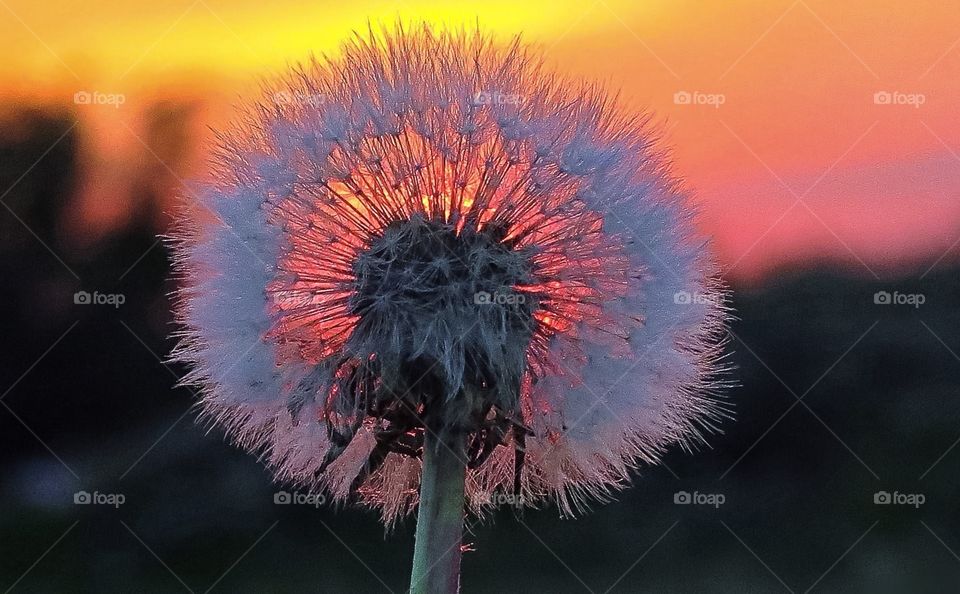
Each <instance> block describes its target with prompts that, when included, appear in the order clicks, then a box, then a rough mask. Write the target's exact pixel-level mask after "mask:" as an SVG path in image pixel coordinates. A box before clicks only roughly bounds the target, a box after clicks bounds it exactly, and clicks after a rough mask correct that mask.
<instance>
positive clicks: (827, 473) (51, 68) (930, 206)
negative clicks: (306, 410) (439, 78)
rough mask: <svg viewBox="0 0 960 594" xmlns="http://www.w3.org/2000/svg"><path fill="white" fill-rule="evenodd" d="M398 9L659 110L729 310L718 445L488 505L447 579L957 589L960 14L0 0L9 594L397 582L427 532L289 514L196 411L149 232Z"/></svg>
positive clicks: (901, 6)
mask: <svg viewBox="0 0 960 594" xmlns="http://www.w3.org/2000/svg"><path fill="white" fill-rule="evenodd" d="M397 17H401V18H406V19H422V20H427V21H430V22H433V23H437V24H446V25H455V26H459V25H461V24H466V25H468V26H469V25H473V24H474V23H476V22H479V23H480V24H481V25H482V26H483V27H485V28H487V29H489V30H491V31H493V32H494V33H495V34H497V35H498V36H503V37H506V36H508V35H511V34H514V33H517V32H521V31H522V32H524V35H525V37H526V39H527V40H528V41H529V42H532V43H534V44H537V45H539V46H540V47H541V48H542V49H543V50H544V52H545V54H546V56H547V59H548V61H549V62H550V63H551V64H552V65H553V66H555V67H557V68H559V69H561V70H563V71H566V72H570V73H573V74H575V75H579V76H583V77H588V78H592V79H599V80H602V81H605V82H606V83H607V84H609V85H610V87H611V88H618V89H621V90H622V93H623V97H624V99H625V100H626V101H627V102H628V103H629V104H630V105H633V106H636V107H637V108H638V109H639V108H645V109H650V110H652V111H653V112H654V113H655V114H656V116H657V118H658V121H659V122H661V123H662V129H663V131H664V137H665V138H664V142H665V144H666V145H668V146H670V147H672V150H673V155H674V160H675V164H676V170H677V172H678V173H680V174H681V175H683V176H684V177H685V178H686V180H687V182H688V184H689V186H690V187H691V188H692V189H693V190H694V191H695V194H696V201H697V203H698V205H699V207H700V210H701V219H700V221H701V224H702V228H703V231H704V232H706V233H709V234H710V235H712V237H713V238H714V241H713V245H714V249H715V251H716V253H717V257H718V259H719V260H720V262H721V264H722V266H723V268H724V270H725V274H726V276H727V278H728V280H729V282H730V284H731V286H732V289H733V291H734V294H733V295H734V296H733V304H734V306H735V308H736V310H737V315H738V318H739V319H738V320H737V321H736V322H735V323H734V324H733V325H732V327H731V340H730V350H731V351H732V355H731V357H732V360H733V361H734V363H735V364H736V365H737V366H738V367H739V369H738V371H737V372H736V377H737V380H738V381H739V383H740V384H741V385H740V387H738V388H735V389H733V390H731V391H730V392H729V398H730V400H731V401H732V403H733V404H734V406H735V409H736V417H737V418H736V421H734V422H727V423H725V424H724V426H723V433H722V434H719V435H715V436H713V437H712V438H711V439H710V443H711V447H710V448H709V449H706V450H704V451H701V452H699V453H697V454H696V455H690V454H687V453H684V452H682V451H674V452H671V453H670V455H668V456H667V458H666V460H665V463H664V464H663V465H662V466H658V467H656V468H646V469H641V471H640V472H639V473H638V474H637V477H636V481H635V484H634V486H633V487H632V488H631V489H629V490H627V491H625V492H624V493H623V494H622V495H620V496H619V497H618V499H617V501H615V502H612V503H610V504H607V505H603V506H596V508H595V509H594V510H593V512H592V513H590V514H588V515H586V516H584V517H582V518H578V519H576V520H561V519H560V518H559V513H558V511H557V510H556V509H555V508H546V509H543V510H538V511H527V512H525V513H523V514H520V515H516V514H514V513H513V512H511V511H510V510H506V511H503V512H502V513H499V514H497V515H496V516H494V517H492V518H489V519H487V520H485V521H484V522H481V523H475V524H473V525H472V527H471V535H470V537H469V540H470V542H472V543H473V549H474V551H473V552H469V553H467V554H466V555H465V557H464V573H463V583H464V592H516V591H525V592H584V591H585V592H609V591H613V592H640V591H651V592H727V591H746V592H782V591H786V592H807V591H811V590H813V591H822V592H948V591H956V589H957V584H960V513H958V509H957V505H956V501H958V500H960V499H958V496H960V487H958V485H960V483H958V481H957V480H956V477H957V476H958V474H960V448H957V447H956V446H957V444H958V443H960V398H958V390H960V356H958V353H960V308H958V307H957V306H958V304H960V280H958V273H960V259H958V255H960V119H958V118H957V115H956V114H957V100H958V98H960V5H958V4H956V3H942V2H935V1H926V0H921V1H919V2H913V3H901V2H893V1H890V0H872V1H865V0H847V1H846V2H843V3H835V2H825V1H822V0H796V1H790V0H784V1H780V0H776V1H768V0H734V1H729V2H685V1H676V0H674V1H667V0H662V1H661V0H642V1H628V0H577V1H575V2H573V1H571V2H567V1H555V2H546V1H541V0H528V1H527V2H523V3H518V2H508V1H502V0H486V1H484V2H480V3H474V2H459V1H451V2H439V1H434V2H427V1H419V0H406V1H404V0H398V1H394V2H387V1H383V2H380V1H375V0H355V1H354V2H350V3H346V4H344V3H341V2H330V1H316V2H312V3H309V5H308V6H303V5H301V3H297V2H288V1H286V0H278V1H277V2H273V3H270V4H269V5H267V4H263V3H260V2H251V1H247V0H242V1H238V0H233V1H230V2H227V1H223V0H192V1H191V0H184V1H180V2H174V1H168V0H155V1H153V2H149V3H136V2H128V1H125V2H120V1H115V0H104V1H101V2H93V3H76V2H66V1H61V0H50V1H47V2H43V3H34V2H26V1H24V0H0V49H2V50H3V53H4V60H3V61H2V63H0V271H2V277H0V278H2V279H3V281H4V283H3V285H4V290H3V291H2V292H0V306H2V311H3V312H4V315H3V316H2V318H0V319H2V322H0V323H2V334H0V335H2V337H3V340H2V341H0V349H2V352H0V360H2V361H3V363H2V365H0V476H2V480H0V509H2V513H0V589H2V591H4V592H178V591H188V592H208V591H224V592H357V591H360V592H378V591H379V592H382V591H387V592H403V591H404V590H405V587H406V585H407V580H408V572H409V566H410V561H411V557H412V532H413V522H412V521H407V522H404V523H402V524H401V525H400V526H399V527H397V528H396V529H395V530H393V531H392V532H390V533H386V534H385V533H384V530H383V528H382V526H381V524H380V523H379V521H378V518H377V517H376V516H375V515H374V514H372V513H368V512H364V511H362V510H355V509H340V510H334V509H330V508H327V507H319V508H315V507H313V506H310V505H304V504H287V505H283V504H275V503H274V499H275V496H276V493H277V492H278V490H280V489H282V488H283V487H282V486H279V485H274V484H273V483H272V480H271V477H270V476H269V474H268V473H267V472H266V471H264V470H263V469H262V467H261V466H260V465H259V463H258V462H257V461H256V460H255V459H254V458H253V457H251V456H248V455H245V454H243V453H242V452H240V451H238V450H236V449H234V448H232V447H231V446H229V445H226V444H224V443H223V441H222V439H221V438H222V435H221V434H220V433H219V432H218V431H216V430H214V431H211V432H208V431H206V429H205V428H204V427H202V426H200V425H198V424H197V423H196V421H195V418H196V415H195V411H194V410H193V409H191V405H192V403H193V401H194V397H193V395H192V394H191V392H190V391H189V390H187V389H183V388H179V389H175V388H174V387H173V386H174V384H175V383H176V382H177V380H178V378H179V377H180V376H182V375H183V373H184V372H185V370H184V369H182V368H180V367H178V366H175V365H169V366H168V365H165V364H164V363H163V360H164V359H165V357H166V356H167V354H168V353H169V351H170V348H171V346H172V341H171V340H170V339H169V338H167V336H168V334H169V333H170V332H171V330H172V329H173V327H172V325H171V315H170V300H169V293H170V291H172V290H173V289H174V288H175V287H174V285H173V284H172V282H171V281H170V280H169V276H170V270H169V254H168V253H167V250H166V248H165V246H164V245H163V244H162V243H161V242H160V241H159V240H158V238H157V236H158V234H162V233H163V232H164V231H165V230H166V229H167V226H168V225H169V223H170V211H171V208H172V205H173V204H174V203H175V201H176V200H177V199H178V196H182V195H184V194H185V192H186V190H185V187H184V185H183V184H184V182H183V180H187V179H190V178H192V177H195V176H196V175H198V174H200V172H202V171H203V168H204V159H205V156H206V153H205V150H206V149H205V147H206V146H208V145H207V143H208V141H209V140H210V136H211V134H210V129H211V127H212V128H216V127H218V126H222V125H224V123H225V122H227V121H229V118H230V115H231V106H232V104H233V102H234V100H235V99H236V97H239V96H242V95H248V94H251V93H257V92H258V91H257V89H258V86H257V85H258V77H259V76H261V75H264V74H269V73H270V72H273V71H276V70H278V69H281V68H283V67H284V66H286V65H287V64H290V63H293V62H295V61H297V60H300V59H303V58H305V57H306V56H307V55H308V54H309V53H310V52H315V53H335V52H336V49H337V44H338V41H339V40H340V39H342V38H343V37H344V36H346V35H348V34H349V33H350V31H351V30H354V29H361V30H362V29H364V28H365V27H366V22H367V19H368V18H369V19H372V20H374V21H375V22H376V21H383V22H387V23H389V22H392V21H393V20H394V19H396V18H397ZM85 295H86V297H85Z"/></svg>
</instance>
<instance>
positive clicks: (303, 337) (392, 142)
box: [173, 26, 727, 592]
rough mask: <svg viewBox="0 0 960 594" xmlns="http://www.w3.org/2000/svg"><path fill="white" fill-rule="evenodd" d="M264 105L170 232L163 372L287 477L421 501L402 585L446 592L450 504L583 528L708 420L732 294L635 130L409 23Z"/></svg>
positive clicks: (345, 492) (527, 60)
mask: <svg viewBox="0 0 960 594" xmlns="http://www.w3.org/2000/svg"><path fill="white" fill-rule="evenodd" d="M266 91H267V92H266V97H267V98H268V99H267V100H262V101H260V102H255V103H253V104H251V105H249V106H248V107H246V108H245V110H244V113H243V116H242V118H241V121H240V122H239V123H238V125H237V126H236V127H233V128H231V129H229V130H227V131H226V132H224V133H222V134H221V135H220V137H219V143H218V148H217V151H216V156H215V159H214V163H215V167H214V172H213V175H212V176H211V179H212V181H210V182H209V183H207V184H206V185H205V186H204V187H203V188H202V191H201V192H200V199H199V204H198V208H197V209H196V211H195V212H188V213H185V215H184V216H183V218H182V220H181V223H180V225H179V226H178V228H177V230H176V231H175V232H174V234H173V237H174V241H175V252H176V257H175V261H176V265H177V269H178V271H179V274H180V275H181V277H182V281H183V288H182V289H181V291H180V295H179V297H180V304H179V307H178V317H179V320H180V322H181V323H182V325H183V328H184V330H183V331H182V335H181V336H182V340H181V343H180V346H179V347H178V348H177V350H176V351H175V353H174V357H175V358H176V359H178V360H180V361H184V362H187V363H189V364H190V365H191V366H192V371H191V373H190V375H189V376H188V377H187V378H186V381H187V382H190V383H195V384H197V385H199V386H201V387H202V401H201V407H202V410H203V412H204V413H205V414H206V415H207V416H208V418H210V419H212V420H213V422H215V423H217V424H219V425H222V426H223V427H224V428H225V429H226V431H227V433H229V434H230V435H231V436H232V437H233V438H234V439H235V440H236V441H237V442H239V443H240V444H242V445H243V446H245V447H247V448H249V449H250V450H252V451H255V452H257V453H259V454H260V455H261V456H262V457H263V458H264V459H265V460H266V462H267V463H268V464H269V465H270V466H271V467H272V468H273V469H274V470H275V472H276V475H277V477H278V479H280V480H282V481H287V482H290V483H295V484H299V485H301V486H303V487H304V488H308V489H312V490H314V491H323V492H325V493H326V494H327V495H328V496H329V497H330V498H332V499H333V500H334V501H337V502H353V503H358V504H361V505H366V506H369V507H372V508H376V509H378V510H380V512H381V513H382V516H383V518H384V521H385V522H386V523H388V524H391V523H393V522H394V521H396V520H397V519H398V518H400V517H402V516H405V515H407V514H409V513H411V512H412V511H414V510H415V509H417V507H418V505H419V511H418V526H417V549H416V552H415V559H414V575H413V579H412V586H411V589H412V590H413V591H414V592H434V591H456V589H457V587H458V579H459V578H458V574H459V563H460V543H461V538H462V523H463V514H464V512H465V511H466V512H468V513H478V514H479V513H483V512H484V511H485V510H487V509H489V508H490V507H492V506H494V505H496V504H497V503H499V502H503V501H506V500H509V501H511V502H513V503H517V502H520V503H522V504H524V505H537V504H539V503H542V502H544V501H553V502H555V503H556V504H557V505H558V507H559V509H560V510H561V513H563V514H565V515H570V514H573V513H575V512H576V511H578V510H581V509H583V508H584V506H585V505H587V504H588V503H589V502H590V501H604V500H607V499H609V498H610V497H611V495H612V494H613V493H614V492H615V491H616V490H617V489H620V488H622V487H624V486H625V485H626V484H627V483H628V482H629V480H630V476H631V472H632V471H633V470H634V469H635V468H636V467H638V466H639V465H641V464H655V463H656V462H657V461H658V460H659V459H660V457H661V456H662V455H663V453H664V452H665V451H666V450H667V448H669V447H670V446H673V445H676V444H679V445H681V446H683V447H691V446H694V445H696V444H697V443H698V442H700V441H702V439H703V435H704V434H705V433H706V432H708V431H710V430H712V429H713V428H714V427H715V425H716V423H717V422H718V421H719V420H720V418H721V417H723V416H724V414H725V409H724V406H723V405H722V403H721V402H718V400H717V399H716V391H717V389H718V388H719V387H721V386H722V382H721V381H720V380H718V377H717V375H718V372H720V371H721V367H722V365H721V364H720V363H719V359H720V350H721V347H720V343H721V340H720V334H721V332H722V329H723V324H724V320H725V318H726V315H727V314H726V308H725V306H724V304H723V295H722V291H721V288H720V284H719V281H718V279H717V275H716V273H715V270H714V268H713V266H712V264H711V261H710V259H709V257H708V255H707V253H706V251H705V247H704V242H703V240H702V239H699V238H698V236H697V234H696V232H695V231H694V229H693V223H692V219H691V217H692V215H691V212H690V210H689V207H688V199H687V197H686V195H685V193H684V190H683V189H682V187H681V184H680V183H679V181H678V180H677V179H676V178H675V177H673V176H672V175H671V173H670V171H669V167H668V165H669V164H668V162H667V160H666V158H665V156H664V155H663V154H662V153H661V152H659V151H658V149H657V148H656V142H655V141H656V134H655V132H654V131H653V130H652V126H651V124H650V118H649V116H646V115H642V114H641V115H635V114H630V113H626V111H625V109H624V108H623V107H622V105H621V104H620V103H618V102H617V101H616V100H615V99H611V98H610V97H608V96H607V95H606V94H605V93H604V92H603V90H602V89H600V88H599V87H597V86H592V85H589V84H584V83H576V82H572V81H569V80H566V79H563V78H561V77H559V76H557V75H555V74H553V73H551V72H549V71H548V70H547V69H546V68H545V67H544V66H543V63H542V60H541V58H540V57H539V55H538V54H537V53H536V52H533V51H531V50H529V49H527V48H526V47H525V46H524V45H522V44H521V43H520V42H519V41H518V40H515V41H514V42H513V43H511V44H509V45H507V46H500V45H497V44H495V43H493V42H492V41H491V39H490V38H488V37H486V36H484V35H482V34H480V33H479V32H463V31H461V32H438V31H435V30H432V29H431V28H429V27H426V26H424V27H421V28H418V29H416V30H415V31H407V30H404V29H403V28H402V27H398V28H396V30H394V31H391V32H384V33H382V34H374V33H372V32H371V34H370V35H369V36H356V37H355V38H354V39H353V40H352V41H350V42H349V43H348V44H346V45H345V46H344V47H343V50H342V53H341V55H340V56H339V57H337V58H335V59H324V60H313V61H312V62H310V63H309V64H307V65H304V66H301V67H298V68H296V69H295V70H293V71H292V72H290V73H289V74H287V75H286V76H285V77H284V78H282V79H280V80H279V81H276V82H273V83H269V85H268V88H267V89H266ZM271 98H272V99H271ZM211 213H212V215H215V216H211Z"/></svg>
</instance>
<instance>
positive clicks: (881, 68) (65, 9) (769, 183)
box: [0, 0, 960, 276]
mask: <svg viewBox="0 0 960 594" xmlns="http://www.w3.org/2000/svg"><path fill="white" fill-rule="evenodd" d="M304 5H306V7H304ZM397 16H400V17H403V18H416V19H426V20H429V21H431V22H436V23H446V24H453V25H459V24H464V23H466V24H472V23H474V22H476V21H477V20H479V22H480V23H481V25H483V26H484V27H486V28H488V29H491V30H493V31H494V32H495V33H497V34H501V35H504V36H506V35H510V34H513V33H516V32H521V31H522V32H524V33H525V36H526V37H527V39H528V40H530V41H532V42H534V43H537V44H539V45H541V46H542V47H543V49H544V50H545V52H546V53H547V56H548V59H549V60H550V61H551V62H552V63H553V64H554V65H555V66H556V67H557V68H559V69H562V70H565V71H567V72H571V73H574V74H578V75H582V76H585V77H590V78H598V79H601V80H603V81H606V82H607V83H608V84H609V85H610V86H611V87H613V88H620V89H622V90H623V92H624V95H625V97H626V98H628V99H629V101H630V102H631V104H633V105H636V106H638V107H648V108H650V109H652V110H653V111H654V112H655V113H656V114H657V115H658V116H659V117H660V118H661V119H662V120H663V121H664V122H665V126H666V129H667V130H668V134H667V138H668V141H669V143H670V144H671V145H672V146H673V148H674V155H675V160H676V167H677V171H678V172H679V173H680V174H682V175H683V176H684V177H685V178H686V179H687V180H688V182H689V185H690V186H691V187H692V188H693V189H694V190H695V192H696V195H697V199H698V201H699V202H700V204H701V205H702V210H703V226H704V228H705V229H706V230H707V231H709V232H710V233H711V234H713V235H714V236H715V245H716V248H717V251H718V254H719V256H720V258H721V260H722V262H723V264H724V265H725V266H727V267H728V268H732V272H733V273H734V274H739V275H745V276H749V275H753V274H756V273H758V272H759V271H761V270H762V269H763V268H764V267H766V266H769V265H772V264H775V263H777V262H781V261H783V260H784V259H796V258H804V257H817V256H822V255H827V256H832V257H837V258H841V259H843V260H845V261H849V262H851V263H852V264H853V265H854V266H855V267H856V269H858V270H859V271H861V272H863V273H864V274H872V273H873V272H875V273H877V274H880V275H881V276H882V274H883V273H884V271H885V270H887V269H889V267H890V266H892V265H893V263H895V262H898V261H902V260H903V259H905V258H906V259H914V260H917V261H918V262H920V263H921V267H922V268H924V266H923V265H922V264H923V263H926V264H927V265H930V264H933V263H934V261H935V260H937V259H938V258H939V257H940V256H941V255H942V254H944V253H945V252H947V251H948V249H950V248H951V246H953V248H954V251H956V245H955V242H956V241H957V240H958V239H960V118H958V116H957V115H956V114H957V113H958V111H957V100H958V99H960V4H958V3H949V2H942V1H939V2H938V1H926V0H922V1H919V2H911V3H904V2H893V1H890V0H873V1H866V0H845V1H844V2H825V1H822V0H797V1H791V0H785V1H779V0H732V1H724V2H719V1H718V2H702V1H701V2H687V1H677V0H663V1H661V0H647V1H645V0H634V1H628V0H577V1H572V2H568V1H553V2H544V1H540V0H524V1H523V2H518V1H516V0H511V1H502V0H485V1H483V2H462V1H446V2H439V1H433V2H428V1H415V0H400V1H395V2H389V1H375V0H353V1H352V2H340V1H338V2H328V1H314V2H309V3H300V2H289V1H286V0H277V1H274V2H271V3H263V2H253V1H248V0H239V1H238V0H233V1H226V0H195V1H193V0H184V1H181V2H171V1H167V0H153V1H151V2H144V3H133V2H130V1H129V0H128V1H119V0H107V1H101V2H95V1H94V2H85V3H78V2H75V1H72V2H67V1H64V0H53V1H45V2H35V1H25V0H0V48H2V50H3V55H4V56H5V60H4V61H3V63H2V64H0V101H2V100H6V101H10V100H17V101H19V102H36V101H46V102H60V103H63V104H65V105H68V106H69V107H70V108H71V109H74V110H75V112H76V114H77V116H78V120H79V121H80V126H79V129H80V131H81V140H82V145H83V146H85V147H86V148H87V149H88V153H89V157H87V163H86V164H87V165H88V175H87V180H86V182H85V183H84V184H83V185H82V190H81V193H82V194H83V195H84V196H85V198H84V200H85V201H86V202H85V203H86V204H87V205H88V208H87V209H86V210H88V211H89V217H90V220H89V221H88V222H87V224H88V225H90V227H91V228H95V227H96V226H97V224H98V221H99V222H100V223H103V221H104V220H106V219H109V217H110V216H116V214H115V213H116V212H117V211H122V208H120V206H122V205H118V204H117V203H116V201H111V196H114V195H115V196H122V195H123V194H122V192H121V189H122V186H123V184H124V183H125V181H124V171H126V170H128V169H129V168H130V167H131V166H138V165H143V164H144V163H146V162H148V161H151V160H152V161H154V163H153V165H154V166H155V165H156V162H155V161H156V158H157V157H158V156H159V155H153V154H152V153H151V150H153V149H152V148H151V149H148V148H146V147H145V145H147V146H150V145H151V142H150V141H146V142H145V141H144V131H143V129H142V126H143V123H142V117H141V116H142V113H143V110H145V109H147V108H148V106H150V105H151V104H153V103H154V102H155V101H157V100H158V99H163V98H168V97H169V98H174V99H177V100H181V101H182V100H190V99H196V100H198V103H197V106H198V107H197V109H198V111H197V116H196V123H197V124H207V123H211V122H213V123H215V122H217V121H220V120H222V118H223V117H225V115H226V114H227V113H228V106H229V102H230V100H231V98H232V97H234V96H236V95H237V94H238V93H242V92H244V91H245V90H248V89H250V88H251V87H252V83H254V82H255V80H256V77H257V76H258V75H260V74H268V73H270V72H271V71H274V70H276V69H278V68H282V67H283V65H284V64H286V63H289V62H291V61H295V60H298V59H301V58H303V57H304V56H306V55H307V54H308V53H309V52H310V51H315V52H333V51H336V47H337V42H338V40H339V39H341V38H343V37H344V36H345V35H347V34H348V33H349V31H350V30H351V29H355V28H363V27H365V22H366V20H367V19H368V18H371V19H373V20H375V21H376V20H381V21H385V22H390V21H392V20H393V19H395V18H396V17H397ZM78 91H89V92H94V91H96V92H100V93H107V94H110V93H120V94H123V95H124V99H125V101H124V103H123V104H122V105H120V106H119V107H113V106H109V105H74V104H73V95H74V93H76V92H78ZM878 92H881V93H889V95H881V96H880V98H879V100H880V101H881V103H880V104H878V103H876V100H875V94H876V93H878ZM677 93H681V95H680V96H679V97H680V98H681V99H682V98H683V97H685V96H689V97H691V98H692V102H694V103H696V102H698V101H700V102H704V103H702V104H699V105H690V104H678V103H676V102H675V96H677V95H676V94H677ZM683 93H688V94H689V95H683ZM887 97H889V98H890V99H891V102H893V103H897V102H903V103H902V104H883V103H882V101H884V98H887ZM717 103H721V104H720V105H716V104H717ZM202 129H203V128H202V127H200V126H197V127H196V130H197V134H198V135H199V134H201V132H200V131H202ZM197 140H198V141H199V140H200V138H199V136H198V139H197ZM195 161H196V162H199V160H195ZM189 173H190V171H189V167H186V168H185V169H184V170H183V171H180V170H178V171H175V172H174V174H175V175H176V176H181V175H183V176H188V175H189ZM111 213H114V214H111Z"/></svg>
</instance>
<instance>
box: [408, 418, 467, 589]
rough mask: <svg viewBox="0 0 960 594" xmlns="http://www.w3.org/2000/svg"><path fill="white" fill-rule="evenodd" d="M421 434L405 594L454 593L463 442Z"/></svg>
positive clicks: (457, 576)
mask: <svg viewBox="0 0 960 594" xmlns="http://www.w3.org/2000/svg"><path fill="white" fill-rule="evenodd" d="M426 433H427V434H426V436H425V437H424V445H423V472H422V475H421V478H420V504H419V511H418V512H417V533H416V539H417V540H416V545H415V548H414V552H413V573H412V575H411V577H410V593H411V594H456V593H457V592H459V590H460V545H461V540H462V538H463V502H464V499H463V483H464V475H465V472H466V467H465V464H464V461H463V459H464V442H463V439H462V438H456V437H441V436H438V435H436V434H435V433H433V432H431V431H427V432H426Z"/></svg>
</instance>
